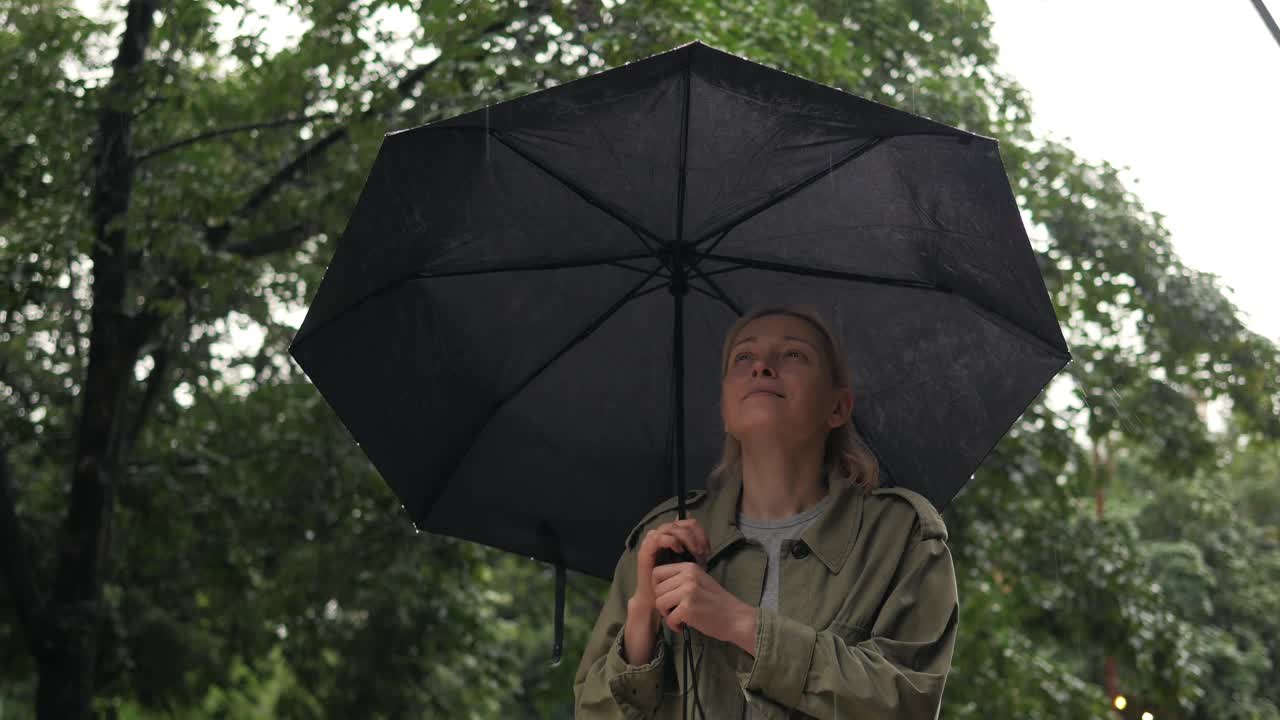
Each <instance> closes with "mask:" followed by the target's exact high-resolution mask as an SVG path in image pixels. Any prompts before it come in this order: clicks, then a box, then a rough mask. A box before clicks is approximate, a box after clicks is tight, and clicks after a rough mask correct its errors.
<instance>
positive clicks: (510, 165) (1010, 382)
mask: <svg viewBox="0 0 1280 720" xmlns="http://www.w3.org/2000/svg"><path fill="white" fill-rule="evenodd" d="M784 303H807V304H810V305H813V306H816V307H817V308H818V309H819V310H820V312H822V313H823V314H824V316H825V317H826V318H827V319H828V320H829V321H830V322H831V323H832V325H833V326H834V328H835V330H836V332H838V333H840V334H841V336H842V339H843V342H844V343H845V345H846V348H847V350H848V353H849V357H848V360H849V363H850V366H851V368H852V370H853V376H854V388H853V390H854V394H855V412H854V418H855V423H856V424H857V426H858V428H859V430H860V431H861V432H862V434H863V435H864V436H865V437H866V438H867V440H868V442H869V443H870V445H871V446H872V449H873V450H874V451H875V453H876V454H877V456H878V457H879V459H880V462H881V466H882V470H883V473H884V480H885V484H896V485H902V486H906V487H909V488H911V489H913V490H916V491H918V492H920V493H922V494H923V495H925V496H926V497H928V498H929V499H930V500H931V501H932V502H933V503H934V505H935V506H937V507H938V509H939V510H941V509H943V508H945V507H946V505H947V504H948V503H949V502H950V500H951V499H952V498H953V497H954V496H955V495H956V493H957V492H958V491H959V490H960V489H961V487H962V486H963V485H964V484H965V482H966V481H967V480H968V479H969V478H970V477H971V475H972V473H973V472H974V470H975V469H976V468H977V467H978V465H979V464H980V463H981V462H982V460H983V458H984V457H985V456H986V455H987V454H988V452H989V451H990V450H991V448H992V446H993V445H994V444H995V443H996V442H997V441H998V440H999V439H1000V437H1001V436H1002V435H1003V434H1004V433H1005V432H1006V431H1007V430H1008V428H1009V427H1010V425H1011V424H1012V423H1013V421H1014V420H1016V419H1017V417H1018V416H1019V415H1020V414H1021V412H1022V411H1023V410H1024V409H1025V408H1026V406H1027V405H1028V404H1029V403H1030V402H1031V401H1032V400H1033V399H1034V398H1035V397H1036V395H1037V394H1038V393H1039V392H1040V390H1041V389H1042V388H1043V386H1044V385H1045V384H1046V383H1047V382H1048V381H1049V379H1050V378H1052V376H1053V375H1054V374H1055V373H1056V372H1058V371H1059V370H1060V369H1061V368H1062V367H1063V366H1064V365H1065V364H1066V363H1067V362H1068V361H1069V359H1070V355H1069V353H1068V350H1067V347H1066V344H1065V342H1064V340H1063V337H1062V334H1061V330H1060V328H1059V327H1058V324H1057V321H1056V319H1055V317H1054V312H1053V308H1052V307H1051V305H1050V301H1049V297H1048V294H1047V292H1046V289H1045V286H1044V282H1043V279H1042V278H1041V276H1040V273H1039V270H1038V267H1037V264H1036V259H1035V256H1034V254H1033V252H1032V249H1031V247H1030V245H1029V243H1028V240H1027V236H1026V233H1025V230H1024V228H1023V225H1022V221H1021V217H1020V215H1019V211H1018V208H1017V206H1016V204H1015V202H1014V199H1013V196H1012V192H1011V190H1010V187H1009V184H1008V179H1007V178H1006V176H1005V173H1004V170H1003V168H1002V165H1001V161H1000V154H999V149H998V144H997V142H996V141H995V140H992V139H990V138H986V137H982V136H979V135H974V134H971V133H968V132H965V131H962V130H959V129H956V128H952V127H949V126H946V125H943V124H940V123H937V122H933V121H931V120H928V119H925V118H922V117H919V116H916V115H912V114H910V113H906V112H902V111H899V110H896V109H893V108H890V107H887V106H884V105H880V104H877V103H874V102H871V101H868V100H865V99H862V98H859V97H857V96H854V95H851V94H848V93H845V92H842V91H839V90H836V89H833V88H830V87H827V86H824V85H820V84H817V83H813V82H811V81H808V80H805V79H803V78H799V77H796V76H793V75H789V74H787V73H784V72H780V71H777V70H773V69H771V68H768V67H766V66H763V65H759V64H756V63H753V62H751V61H748V60H745V59H743V58H740V57H737V56H735V55H731V54H728V53H725V52H722V51H719V50H717V49H715V48H712V47H709V46H707V45H704V44H702V43H699V42H694V43H690V44H688V45H684V46H681V47H679V48H676V49H674V50H671V51H668V52H664V53H661V54H658V55H654V56H652V57H649V58H645V59H643V60H639V61H635V62H632V63H629V64H626V65H624V66H621V67H618V68H615V69H612V70H608V71H605V72H601V73H598V74H595V75H591V76H588V77H585V78H582V79H579V80H575V81H573V82H569V83H566V84H563V85H560V86H558V87H555V88H552V89H549V90H544V91H540V92H537V93H533V94H531V95H526V96H523V97H520V98H517V99H514V100H511V101H508V102H503V103H500V104H497V105H493V106H490V107H487V108H483V109H481V110H476V111H474V112H470V113H467V114H465V115H461V116H458V117H454V118H451V119H447V120H443V121H440V122H435V123H432V124H429V125H424V126H422V127H418V128H413V129H409V130H404V131H399V132H393V133H389V134H388V135H386V137H385V138H384V140H383V143H382V146H381V148H380V149H379V151H378V155H377V158H376V160H375V162H374V165H373V167H372V169H371V170H370V173H369V177H368V180H367V183H366V185H365V187H364V189H363V191H362V192H361V195H360V198H359V200H358V202H357V204H356V207H355V209H354V211H353V213H352V215H351V218H350V220H349V223H348V225H347V228H346V230H345V232H344V233H343V235H342V237H341V239H340V241H339V243H338V247H337V251H336V253H335V255H334V257H333V260H332V262H331V264H330V265H329V267H328V269H327V271H326V273H325V277H324V280H323V281H322V283H321V285H320V288H319V290H318V292H317V294H316V296H315V298H314V300H313V302H312V305H311V307H310V308H309V310H308V313H307V316H306V319H305V321H304V322H303V324H302V327H301V328H300V330H299V331H298V333H297V335H296V337H295V339H294V342H293V344H292V346H291V348H290V352H291V354H292V355H293V356H294V358H295V359H296V360H297V361H298V363H299V364H300V365H301V367H302V368H303V369H304V370H305V372H306V373H307V375H308V376H309V377H310V378H311V379H312V381H313V382H314V383H315V385H316V387H317V388H318V389H319V390H320V392H321V393H322V394H323V396H324V398H325V399H326V401H327V402H328V403H329V404H330V405H331V406H332V408H333V409H334V410H335V412H336V413H337V414H338V416H339V417H340V418H341V419H342V421H343V423H344V424H345V425H346V427H347V428H348V430H349V431H350V432H351V434H352V436H353V437H354V438H355V439H356V440H357V442H358V443H359V444H360V446H361V448H362V449H363V450H364V451H365V453H366V454H367V455H368V457H369V459H370V460H371V461H372V463H373V464H374V466H375V467H376V468H377V470H378V471H379V473H380V474H381V475H382V476H383V478H384V479H385V480H386V481H387V482H388V483H389V484H390V486H391V487H392V488H393V489H394V491H395V492H396V494H397V495H398V496H399V498H400V499H401V501H402V503H403V505H404V508H405V510H406V511H407V512H408V513H409V516H410V517H411V518H412V520H413V522H414V523H415V524H416V525H417V527H419V528H420V529H422V530H426V531H429V532H433V533H442V534H447V535H451V536H454V537H458V538H464V539H468V540H472V541H476V542H481V543H485V544H488V545H491V546H494V547H497V548H501V549H503V550H507V551H510V552H513V553H519V554H521V555H525V556H531V557H536V558H538V559H540V560H544V561H547V562H551V563H554V564H556V565H557V567H558V568H560V569H561V573H560V583H559V587H558V595H559V598H558V603H557V604H558V606H561V607H562V605H563V568H566V567H567V568H571V569H574V570H577V571H580V572H584V573H587V574H591V575H594V576H597V577H600V578H605V579H608V578H609V577H610V576H611V574H612V572H613V568H614V564H615V563H616V561H617V558H618V555H619V553H620V551H621V550H622V547H621V541H622V539H623V537H624V536H625V534H626V532H627V531H628V530H629V529H630V528H631V527H632V526H633V525H634V524H635V523H636V522H637V521H638V520H639V519H640V517H641V516H642V515H643V514H644V513H645V512H646V511H648V510H650V509H651V508H653V507H654V506H655V505H656V504H658V503H659V502H661V501H662V500H664V499H666V498H668V497H671V496H672V495H673V494H676V493H677V492H679V493H680V494H681V495H683V492H684V486H685V484H686V477H687V485H688V487H689V488H702V487H703V485H704V479H705V478H706V476H707V474H708V472H709V470H710V469H711V467H712V465H713V464H714V462H715V460H716V459H717V458H718V456H719V452H720V446H721V442H722V437H723V425H722V422H721V418H720V414H719V413H720V411H719V404H718V403H719V389H720V384H719V380H720V378H719V365H720V353H721V346H720V343H721V340H722V337H723V333H724V331H725V330H726V329H727V327H728V326H729V324H730V323H731V322H732V321H733V320H734V319H735V318H736V317H738V316H739V315H740V314H741V313H743V312H745V311H746V310H747V309H750V308H752V307H755V306H758V305H764V304H768V305H775V304H784ZM673 428H674V431H673ZM673 476H674V477H673ZM559 620H560V612H557V621H558V622H557V648H558V647H559V637H560V632H559V629H560V627H559V625H560V623H559Z"/></svg>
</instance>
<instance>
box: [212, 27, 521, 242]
mask: <svg viewBox="0 0 1280 720" xmlns="http://www.w3.org/2000/svg"><path fill="white" fill-rule="evenodd" d="M508 24H509V23H508V21H507V20H499V21H497V22H494V23H491V24H489V25H488V26H487V27H485V28H483V29H482V30H481V31H480V32H479V34H478V37H477V41H478V39H479V38H480V37H484V36H486V35H489V34H492V33H495V32H497V31H499V30H502V29H503V28H505V27H506V26H507V25H508ZM442 57H444V55H439V56H437V57H436V58H435V59H434V60H431V61H430V62H427V63H423V64H422V65H419V66H418V67H416V68H414V69H413V70H411V71H409V72H408V73H407V74H406V75H405V76H404V77H403V78H402V79H401V80H400V82H398V83H396V96H397V102H396V103H395V104H394V105H391V106H390V107H384V108H378V109H374V108H372V107H370V108H369V109H368V110H365V111H364V112H362V113H360V121H362V122H364V121H368V120H372V119H374V118H376V117H380V116H381V117H387V116H393V115H394V114H395V113H396V112H397V108H398V107H399V101H401V100H403V99H405V98H408V97H409V96H410V95H411V94H412V93H413V90H414V88H416V87H417V86H418V85H419V84H421V82H422V81H423V79H424V78H426V76H427V73H428V72H429V71H430V70H431V69H432V68H433V67H435V66H436V64H437V63H438V62H439V61H440V58H442ZM348 134H349V126H348V125H342V126H339V127H336V128H334V129H333V130H331V131H330V132H329V133H328V134H326V135H325V136H324V137H322V138H320V139H319V140H316V141H315V142H314V143H312V144H311V145H310V146H309V147H307V148H306V149H305V150H303V151H302V152H301V153H300V154H299V155H298V156H297V157H295V158H294V159H293V160H291V161H289V162H288V163H286V164H285V166H284V167H282V168H280V170H278V171H277V172H276V173H275V174H274V175H272V176H271V177H270V178H269V179H268V180H267V181H266V182H264V183H263V184H262V185H261V186H259V187H258V189H257V190H255V191H254V192H253V193H251V194H250V195H249V197H248V199H247V200H245V202H244V203H243V204H242V205H241V206H240V207H239V208H238V210H237V211H236V213H235V214H236V215H237V216H239V217H241V218H247V217H248V216H250V215H252V214H253V213H254V212H256V211H257V210H258V208H260V207H262V206H263V205H264V204H265V203H266V202H267V201H268V200H270V199H271V198H272V197H273V196H274V195H275V194H276V193H277V192H279V191H280V189H282V188H283V187H285V186H286V185H288V184H289V183H290V182H292V181H294V180H296V179H297V178H298V176H299V175H301V172H300V171H301V169H302V168H305V167H309V166H310V164H311V163H312V161H315V160H318V159H319V158H320V157H322V156H323V155H324V154H325V153H326V152H327V151H328V150H329V148H331V147H333V146H334V145H337V144H338V143H339V142H341V141H343V140H345V139H346V138H347V137H348ZM230 232H231V226H230V225H229V224H227V223H223V224H221V225H217V226H214V227H211V228H209V231H208V233H207V235H206V240H207V242H208V243H209V246H210V247H212V248H215V249H218V248H221V247H222V246H223V245H224V244H225V243H226V241H227V237H228V236H229V235H230ZM279 235H280V234H279V233H276V234H274V236H276V237H277V238H278V237H279ZM292 237H293V239H294V241H295V243H296V242H301V241H302V239H304V238H305V237H306V236H305V235H304V234H301V233H296V234H294V235H293V236H292ZM247 245H248V246H250V247H265V246H262V245H257V244H256V243H254V242H250V243H247ZM288 247H291V245H283V246H279V247H275V249H274V250H272V252H274V251H275V250H284V249H287V248H288Z"/></svg>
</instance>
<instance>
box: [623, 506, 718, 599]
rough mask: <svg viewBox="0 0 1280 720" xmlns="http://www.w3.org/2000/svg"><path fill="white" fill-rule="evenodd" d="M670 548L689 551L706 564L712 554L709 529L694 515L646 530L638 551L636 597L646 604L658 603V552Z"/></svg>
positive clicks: (678, 551) (677, 551) (676, 550)
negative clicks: (655, 583) (655, 589)
mask: <svg viewBox="0 0 1280 720" xmlns="http://www.w3.org/2000/svg"><path fill="white" fill-rule="evenodd" d="M664 548H665V549H668V550H671V551H673V552H676V553H681V552H684V551H685V550H688V551H689V554H690V555H693V556H694V557H695V558H697V560H698V562H699V563H703V564H705V563H706V561H707V556H708V555H710V554H711V543H710V541H708V540H707V533H706V532H704V531H703V529H702V526H701V525H699V524H698V521H697V520H694V519H693V518H685V519H683V520H672V521H671V522H666V523H663V524H661V525H659V526H658V527H656V528H653V529H652V530H650V531H649V532H647V533H645V534H644V539H643V540H641V541H640V547H639V549H638V550H637V551H636V592H635V595H634V596H633V598H634V599H635V602H637V603H639V604H640V605H641V606H642V607H645V606H647V607H650V608H652V607H654V600H655V595H654V592H653V568H654V561H655V559H656V557H657V555H658V552H659V551H660V550H662V549H664Z"/></svg>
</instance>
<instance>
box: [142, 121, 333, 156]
mask: <svg viewBox="0 0 1280 720" xmlns="http://www.w3.org/2000/svg"><path fill="white" fill-rule="evenodd" d="M331 117H333V113H318V114H316V115H306V116H303V117H289V118H280V119H279V120H268V121H265V122H256V123H247V124H245V125H235V126H233V127H227V128H219V129H217V130H209V131H207V132H202V133H199V134H196V135H192V136H191V137H189V138H185V139H182V140H177V141H174V142H171V143H169V144H167V145H161V146H160V147H158V148H156V149H154V150H149V151H147V152H145V153H142V154H141V155H139V156H138V157H137V158H136V159H135V160H134V166H135V167H136V166H138V165H141V164H142V163H144V162H146V161H147V160H150V159H152V158H155V157H158V156H160V155H163V154H165V153H167V152H171V151H173V150H177V149H179V148H183V147H186V146H187V145H194V144H195V143H198V142H202V141H204V140H212V139H214V138H219V137H224V136H226V135H233V134H235V133H241V132H249V131H251V130H265V129H269V128H278V127H287V126H289V125H305V124H307V123H309V122H312V121H314V120H322V119H325V118H331Z"/></svg>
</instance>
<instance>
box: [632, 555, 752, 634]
mask: <svg viewBox="0 0 1280 720" xmlns="http://www.w3.org/2000/svg"><path fill="white" fill-rule="evenodd" d="M653 591H654V602H655V603H656V607H657V609H658V612H659V613H660V614H661V615H662V617H663V618H665V619H666V620H665V622H666V623H667V627H669V628H671V629H672V630H674V631H676V632H681V631H683V629H684V626H685V625H688V626H689V627H691V628H693V629H694V630H697V631H698V632H700V633H702V634H703V635H706V636H708V637H713V638H715V639H717V640H724V641H726V642H731V643H733V644H734V645H737V646H738V647H740V648H742V649H743V650H745V651H746V652H747V653H749V654H751V655H755V641H756V609H755V608H753V607H751V606H750V605H748V604H746V603H744V602H742V601H741V600H739V599H738V598H737V597H735V596H734V594H733V593H731V592H729V591H728V590H725V589H724V587H723V586H721V585H720V583H718V582H716V580H715V578H713V577H711V576H710V575H708V574H707V571H706V570H705V569H704V568H703V567H702V565H700V564H695V563H688V562H686V563H672V564H670V565H659V566H658V567H656V568H654V569H653Z"/></svg>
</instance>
